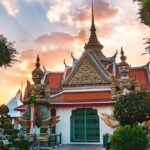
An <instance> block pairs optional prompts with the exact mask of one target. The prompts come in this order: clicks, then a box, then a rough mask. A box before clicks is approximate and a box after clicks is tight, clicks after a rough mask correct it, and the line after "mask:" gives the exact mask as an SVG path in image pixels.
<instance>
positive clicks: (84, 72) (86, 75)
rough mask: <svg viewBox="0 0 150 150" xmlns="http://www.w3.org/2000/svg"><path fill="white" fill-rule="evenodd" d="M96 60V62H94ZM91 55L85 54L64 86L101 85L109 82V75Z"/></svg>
mask: <svg viewBox="0 0 150 150" xmlns="http://www.w3.org/2000/svg"><path fill="white" fill-rule="evenodd" d="M93 59H94V60H93ZM93 59H92V55H90V53H85V54H84V55H83V56H82V58H81V59H80V60H79V62H78V64H77V65H76V67H75V69H74V70H73V71H72V72H71V74H70V75H69V77H68V78H67V79H66V81H64V85H84V84H87V85H88V84H89V85H92V84H100V83H106V82H108V80H109V79H108V75H107V74H106V73H105V71H106V70H103V68H104V67H101V66H100V64H97V61H96V60H95V58H93Z"/></svg>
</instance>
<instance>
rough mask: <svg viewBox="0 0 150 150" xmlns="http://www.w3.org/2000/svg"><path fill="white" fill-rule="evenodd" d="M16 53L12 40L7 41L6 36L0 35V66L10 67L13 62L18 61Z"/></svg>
mask: <svg viewBox="0 0 150 150" xmlns="http://www.w3.org/2000/svg"><path fill="white" fill-rule="evenodd" d="M17 54H18V52H17V50H16V49H15V48H14V42H9V41H8V40H7V38H5V37H4V36H3V35H0V67H3V66H4V67H11V65H12V64H13V63H14V62H16V61H18V60H17V59H16V56H17Z"/></svg>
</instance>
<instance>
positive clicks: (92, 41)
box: [85, 0, 103, 50]
mask: <svg viewBox="0 0 150 150" xmlns="http://www.w3.org/2000/svg"><path fill="white" fill-rule="evenodd" d="M91 1H92V23H91V29H90V31H91V35H90V38H89V41H88V43H87V44H86V45H85V49H92V50H95V49H96V50H97V49H99V50H101V49H102V48H103V46H102V45H101V44H100V42H99V41H98V38H97V35H96V28H95V21H94V5H93V0H91Z"/></svg>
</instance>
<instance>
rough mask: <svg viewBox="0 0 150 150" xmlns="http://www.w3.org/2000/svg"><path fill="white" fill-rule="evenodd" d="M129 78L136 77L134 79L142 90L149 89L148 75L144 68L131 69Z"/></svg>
mask: <svg viewBox="0 0 150 150" xmlns="http://www.w3.org/2000/svg"><path fill="white" fill-rule="evenodd" d="M129 76H130V77H131V78H134V77H136V79H137V80H138V81H139V82H140V85H141V87H142V88H143V89H150V82H149V79H148V73H147V70H146V69H145V68H132V69H131V71H130V73H129Z"/></svg>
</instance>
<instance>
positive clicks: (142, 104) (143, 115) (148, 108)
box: [113, 91, 150, 125]
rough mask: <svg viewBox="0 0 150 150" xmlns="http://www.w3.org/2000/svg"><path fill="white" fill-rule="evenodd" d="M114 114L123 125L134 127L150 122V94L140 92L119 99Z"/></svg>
mask: <svg viewBox="0 0 150 150" xmlns="http://www.w3.org/2000/svg"><path fill="white" fill-rule="evenodd" d="M113 113H114V114H113V115H114V117H115V118H116V120H118V121H119V122H120V124H121V125H127V124H128V125H134V124H138V123H142V122H144V121H147V120H149V119H150V93H149V92H145V91H140V92H133V93H129V94H128V95H123V96H121V97H119V98H118V99H117V101H116V104H115V107H114V112H113Z"/></svg>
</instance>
